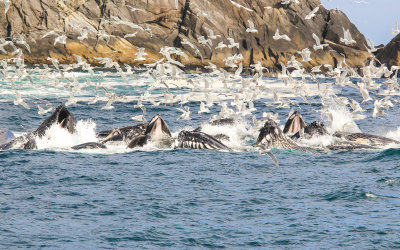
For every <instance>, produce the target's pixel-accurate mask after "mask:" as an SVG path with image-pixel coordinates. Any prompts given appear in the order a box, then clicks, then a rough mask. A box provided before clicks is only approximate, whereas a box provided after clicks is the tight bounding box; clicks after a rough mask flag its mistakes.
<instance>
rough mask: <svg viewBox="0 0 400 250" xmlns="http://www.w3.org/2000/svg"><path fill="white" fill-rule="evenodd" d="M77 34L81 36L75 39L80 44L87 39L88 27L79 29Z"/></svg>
mask: <svg viewBox="0 0 400 250" xmlns="http://www.w3.org/2000/svg"><path fill="white" fill-rule="evenodd" d="M79 33H80V34H81V35H80V36H78V37H77V39H78V40H79V41H80V42H82V41H83V40H84V39H87V38H88V34H89V28H88V27H86V26H85V27H83V28H82V29H79Z"/></svg>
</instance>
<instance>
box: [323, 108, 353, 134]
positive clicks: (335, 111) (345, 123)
mask: <svg viewBox="0 0 400 250" xmlns="http://www.w3.org/2000/svg"><path fill="white" fill-rule="evenodd" d="M327 113H328V114H329V115H328V116H330V126H329V127H328V128H327V129H328V131H329V132H330V133H334V132H335V131H343V132H351V133H359V132H361V130H360V128H359V127H358V125H357V124H356V123H355V122H354V119H353V115H352V114H351V112H350V111H349V110H348V109H347V108H346V107H345V106H343V105H332V106H329V108H328V110H327Z"/></svg>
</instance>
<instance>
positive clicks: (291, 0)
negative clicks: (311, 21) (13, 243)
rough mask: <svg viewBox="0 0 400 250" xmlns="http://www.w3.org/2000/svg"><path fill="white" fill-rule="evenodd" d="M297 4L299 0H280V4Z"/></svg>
mask: <svg viewBox="0 0 400 250" xmlns="http://www.w3.org/2000/svg"><path fill="white" fill-rule="evenodd" d="M290 3H299V0H282V1H281V4H290Z"/></svg>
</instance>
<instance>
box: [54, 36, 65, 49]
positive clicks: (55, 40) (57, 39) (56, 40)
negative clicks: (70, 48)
mask: <svg viewBox="0 0 400 250" xmlns="http://www.w3.org/2000/svg"><path fill="white" fill-rule="evenodd" d="M57 43H60V44H66V43H67V36H66V35H64V34H62V35H61V36H58V37H56V39H54V46H56V44H57Z"/></svg>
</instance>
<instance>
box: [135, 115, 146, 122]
mask: <svg viewBox="0 0 400 250" xmlns="http://www.w3.org/2000/svg"><path fill="white" fill-rule="evenodd" d="M132 120H134V121H137V122H147V120H146V118H145V117H144V116H143V115H137V116H132Z"/></svg>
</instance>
